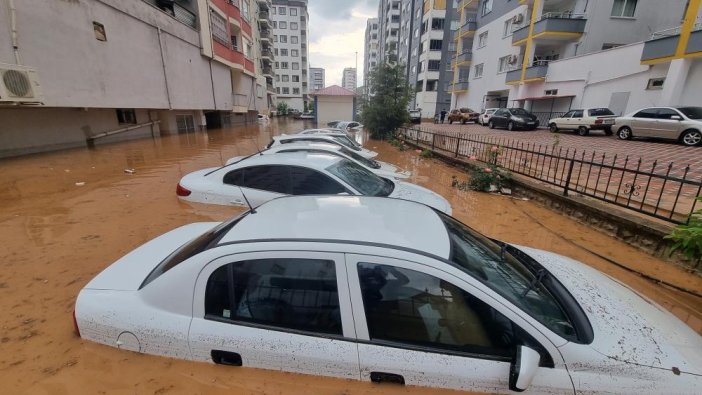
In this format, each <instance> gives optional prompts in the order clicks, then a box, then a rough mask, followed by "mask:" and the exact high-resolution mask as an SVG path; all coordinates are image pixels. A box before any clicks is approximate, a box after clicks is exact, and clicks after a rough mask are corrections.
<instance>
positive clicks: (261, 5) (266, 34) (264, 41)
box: [257, 0, 277, 114]
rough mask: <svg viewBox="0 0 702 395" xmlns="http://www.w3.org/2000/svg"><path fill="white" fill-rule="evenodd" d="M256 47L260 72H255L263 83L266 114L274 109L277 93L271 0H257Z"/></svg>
mask: <svg viewBox="0 0 702 395" xmlns="http://www.w3.org/2000/svg"><path fill="white" fill-rule="evenodd" d="M257 3H258V26H259V29H258V37H257V38H258V40H257V41H258V49H259V51H260V52H259V53H260V64H259V67H260V70H261V71H260V73H257V75H258V77H259V79H261V78H262V80H261V81H260V82H261V83H263V84H265V85H264V86H265V90H266V104H267V106H268V111H267V114H268V113H270V112H271V111H275V110H276V106H277V93H276V90H275V72H274V71H273V62H275V55H274V53H275V52H274V48H273V33H272V32H271V28H272V26H273V22H272V19H271V10H272V9H273V5H272V2H271V0H258V1H257Z"/></svg>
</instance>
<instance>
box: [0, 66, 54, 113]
mask: <svg viewBox="0 0 702 395" xmlns="http://www.w3.org/2000/svg"><path fill="white" fill-rule="evenodd" d="M43 101H44V95H43V92H42V90H41V84H39V74H37V71H36V70H35V69H33V68H30V67H26V66H18V65H14V64H6V63H0V103H26V104H42V102H43Z"/></svg>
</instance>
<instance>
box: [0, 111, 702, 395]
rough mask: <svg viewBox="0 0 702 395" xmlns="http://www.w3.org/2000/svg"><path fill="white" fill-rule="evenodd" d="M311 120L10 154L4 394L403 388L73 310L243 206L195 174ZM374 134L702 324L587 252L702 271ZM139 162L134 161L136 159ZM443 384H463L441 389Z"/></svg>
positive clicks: (515, 236) (651, 267) (468, 196)
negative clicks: (93, 334)
mask: <svg viewBox="0 0 702 395" xmlns="http://www.w3.org/2000/svg"><path fill="white" fill-rule="evenodd" d="M302 127H303V124H302V123H301V122H285V121H281V122H280V123H278V121H276V120H274V121H273V124H272V125H267V126H257V125H255V126H251V127H246V128H236V129H228V130H216V131H208V132H200V133H192V134H185V135H173V136H166V137H162V138H159V139H153V140H152V139H146V140H135V141H128V142H122V143H115V144H110V145H102V146H100V145H99V146H98V147H97V148H96V149H92V150H89V149H74V150H66V151H61V152H55V153H48V154H40V155H32V156H26V157H21V158H16V159H6V160H2V161H0V191H1V192H2V193H1V194H0V199H1V200H2V201H1V202H0V203H1V206H0V207H2V209H0V240H2V249H0V311H2V315H0V328H1V330H0V383H2V390H0V393H7V394H21V393H27V394H78V393H86V394H99V393H110V394H154V393H158V394H163V393H189V394H193V393H210V394H225V393H226V394H263V393H265V394H405V393H426V392H427V391H428V390H427V389H425V388H405V387H393V386H385V385H382V386H379V385H373V384H370V383H361V382H355V381H348V380H338V379H330V378H322V377H311V376H302V375H296V374H289V373H280V372H271V371H264V370H256V369H248V368H236V369H233V368H228V367H223V366H217V365H209V364H204V363H195V362H187V361H180V360H173V359H167V358H161V357H153V356H149V355H142V354H136V353H131V352H126V351H120V350H117V349H114V348H111V347H106V346H101V345H97V344H94V343H91V342H86V341H82V340H81V339H80V338H78V337H76V336H75V335H74V334H73V325H72V318H71V313H72V310H73V303H74V300H75V297H76V295H77V294H78V291H79V290H80V289H81V288H82V287H83V286H84V285H85V284H86V283H87V282H88V281H89V280H90V279H91V278H92V277H93V276H94V275H96V274H97V273H98V272H100V271H101V270H102V269H104V268H105V267H106V266H107V265H109V264H110V263H112V262H113V261H115V260H116V259H117V258H119V257H121V256H122V255H124V254H125V253H127V252H129V251H130V250H132V249H134V248H135V247H137V246H139V245H140V244H142V243H144V242H146V241H147V240H149V239H151V238H153V237H156V236H158V235H160V234H162V233H164V232H167V231H169V230H171V229H173V228H175V227H177V226H180V225H183V224H187V223H191V222H197V221H212V220H224V219H225V218H227V217H230V216H231V215H233V214H236V213H237V212H240V211H241V210H240V209H237V208H230V207H221V206H207V205H191V204H186V203H182V202H180V201H179V200H178V199H177V198H176V196H175V185H176V183H177V182H178V180H179V179H180V177H181V176H183V175H184V174H186V173H188V172H190V171H193V170H197V169H200V168H203V167H208V166H216V165H220V164H222V163H223V162H224V161H226V160H227V158H229V157H232V156H237V155H244V154H250V153H253V152H256V150H257V149H258V148H260V149H263V147H264V146H265V145H266V144H267V143H268V142H269V141H270V138H271V136H272V135H275V134H280V133H282V132H283V131H285V130H299V129H301V128H302ZM365 145H366V147H368V148H371V149H374V150H376V151H378V152H379V153H380V156H379V159H381V160H385V161H389V162H393V163H395V164H398V165H400V166H401V167H403V168H406V169H408V170H410V171H412V172H413V174H414V175H413V178H412V180H411V181H413V182H416V183H419V184H421V185H424V186H427V187H429V188H431V189H433V190H434V191H436V192H438V193H440V194H442V195H444V196H445V197H446V198H447V199H449V200H450V201H451V203H452V205H453V208H454V216H456V217H457V218H459V219H460V220H462V221H464V222H466V223H467V224H469V225H470V226H472V227H474V228H475V229H477V230H478V231H480V232H483V233H484V234H486V235H488V236H491V237H495V238H498V239H502V240H505V241H508V242H512V243H517V244H521V245H527V246H533V247H536V248H543V249H547V250H551V251H555V252H557V253H560V254H563V255H567V256H570V257H573V258H575V259H578V260H581V261H583V262H585V263H587V264H589V265H591V266H594V267H596V268H598V269H600V270H602V271H604V272H606V273H608V274H610V275H612V276H613V277H616V278H618V279H620V280H621V281H623V282H625V283H627V284H629V285H630V286H631V287H633V288H635V289H637V290H639V291H640V292H642V293H643V294H645V295H647V296H649V297H651V298H652V299H654V300H656V301H657V302H659V303H660V304H662V305H663V306H665V307H666V308H668V309H669V310H671V311H672V312H673V313H674V314H676V315H677V316H678V317H680V318H681V319H683V320H685V321H686V322H687V323H688V324H689V325H690V326H691V327H693V328H694V329H695V330H696V331H698V332H701V333H702V299H700V298H698V297H695V296H692V295H690V294H688V293H684V292H680V291H676V290H674V289H671V288H667V287H664V286H660V285H657V284H654V283H653V282H651V281H649V280H645V279H643V278H642V277H640V276H638V275H635V274H632V273H631V272H629V271H626V270H624V269H621V268H619V267H617V266H615V265H612V264H611V263H610V262H607V261H606V260H603V259H601V258H599V257H598V256H597V255H594V254H592V253H591V252H590V251H593V252H596V253H597V254H599V255H602V256H607V257H609V258H611V259H612V260H614V261H617V262H619V263H621V264H624V265H627V266H629V267H632V268H634V269H636V270H639V271H642V272H644V273H646V274H648V275H651V276H654V277H656V278H660V279H662V280H665V281H666V282H669V283H672V284H675V285H677V286H679V287H682V288H685V289H689V290H693V291H695V292H698V293H700V292H702V279H700V278H699V277H695V276H692V275H690V274H688V273H685V272H684V271H682V270H678V269H676V268H673V267H671V266H670V265H667V264H665V263H663V262H662V261H660V260H658V259H655V258H653V257H650V256H648V255H646V254H644V253H641V252H639V251H637V250H635V249H633V248H630V247H628V246H626V245H625V244H623V243H621V242H618V241H616V240H613V239H611V238H609V237H607V236H605V235H602V234H600V233H598V232H597V231H594V230H592V229H590V228H588V227H585V226H583V225H581V224H578V223H576V222H574V221H572V220H570V219H567V218H565V217H563V216H560V215H558V214H555V213H553V212H551V211H548V210H546V209H543V208H541V207H539V206H536V205H534V204H532V203H531V202H528V201H520V200H517V199H513V198H510V197H501V196H490V195H485V194H479V193H474V192H466V191H458V190H455V189H453V188H451V186H450V185H451V177H452V176H454V175H455V176H458V177H464V176H463V174H462V173H461V172H460V171H459V170H457V169H455V168H452V167H450V166H447V165H445V164H443V163H441V162H438V161H436V160H431V159H420V158H419V157H418V155H417V153H416V152H414V151H405V152H399V151H398V150H397V149H396V148H394V147H392V146H390V145H389V144H386V143H382V142H375V141H370V142H367V143H366V144H365ZM125 169H134V174H129V173H127V172H125ZM431 392H432V393H445V394H454V393H456V392H453V391H439V390H432V391H431Z"/></svg>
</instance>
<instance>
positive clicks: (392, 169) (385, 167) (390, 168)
mask: <svg viewBox="0 0 702 395" xmlns="http://www.w3.org/2000/svg"><path fill="white" fill-rule="evenodd" d="M376 162H377V163H378V164H379V165H380V168H379V169H376V172H382V173H384V174H388V176H389V177H394V178H408V177H409V176H411V175H412V173H410V172H409V171H407V170H402V169H400V168H399V167H397V166H395V165H391V164H390V163H385V162H381V161H376ZM383 177H385V176H383Z"/></svg>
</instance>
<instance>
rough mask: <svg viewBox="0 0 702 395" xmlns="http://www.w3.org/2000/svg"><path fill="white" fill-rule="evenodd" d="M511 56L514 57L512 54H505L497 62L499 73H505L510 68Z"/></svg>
mask: <svg viewBox="0 0 702 395" xmlns="http://www.w3.org/2000/svg"><path fill="white" fill-rule="evenodd" d="M511 58H512V55H507V56H503V57H501V58H500V60H499V62H498V64H497V72H498V73H503V72H505V71H507V70H509V68H510V63H509V61H510V59H511Z"/></svg>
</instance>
